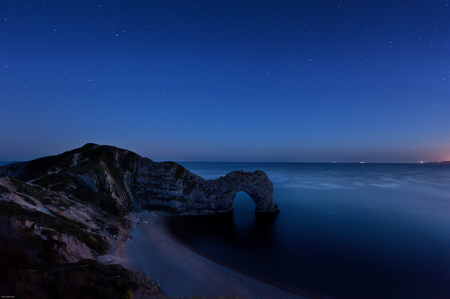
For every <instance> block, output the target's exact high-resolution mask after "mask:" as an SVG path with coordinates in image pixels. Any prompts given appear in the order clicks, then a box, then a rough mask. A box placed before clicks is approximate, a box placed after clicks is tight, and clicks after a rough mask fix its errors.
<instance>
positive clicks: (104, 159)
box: [0, 144, 279, 215]
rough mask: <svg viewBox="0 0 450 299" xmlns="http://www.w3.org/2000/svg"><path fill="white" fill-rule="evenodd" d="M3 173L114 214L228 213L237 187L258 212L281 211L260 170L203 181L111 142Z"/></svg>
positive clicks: (0, 172) (1, 173)
mask: <svg viewBox="0 0 450 299" xmlns="http://www.w3.org/2000/svg"><path fill="white" fill-rule="evenodd" d="M1 176H9V177H14V178H17V179H19V180H20V181H23V182H26V183H27V184H33V185H38V186H41V187H43V188H45V189H46V190H49V191H53V192H58V193H60V194H64V195H65V196H68V197H73V198H76V199H78V200H81V201H84V202H86V203H94V204H97V205H98V206H99V207H101V208H102V209H103V210H105V211H107V212H110V213H113V214H115V215H126V214H128V213H129V212H131V211H132V210H135V211H139V210H142V209H150V210H152V209H162V210H167V211H169V212H173V213H177V214H211V213H217V212H227V211H230V210H231V209H232V205H233V201H234V198H235V195H236V192H239V191H244V192H246V193H248V194H249V195H250V197H251V198H252V199H253V201H254V202H255V203H256V208H255V211H256V212H277V211H279V209H278V207H277V205H276V204H275V203H274V202H273V184H272V182H271V181H270V179H269V178H268V177H267V175H266V174H265V173H264V172H262V171H255V172H243V171H235V172H231V173H229V174H227V175H226V176H225V177H220V178H218V179H215V180H204V179H202V178H201V177H199V176H197V175H195V174H193V173H191V172H190V171H188V170H187V169H186V168H184V167H183V166H181V165H179V164H177V163H174V162H162V163H156V162H153V161H152V160H150V159H147V158H143V157H141V156H139V155H137V154H135V153H133V152H130V151H127V150H124V149H119V148H117V147H112V146H99V145H96V144H86V145H85V146H83V147H82V148H79V149H75V150H72V151H69V152H65V153H63V154H60V155H57V156H50V157H45V158H41V159H37V160H33V161H30V162H22V163H13V164H10V165H4V166H0V177H1Z"/></svg>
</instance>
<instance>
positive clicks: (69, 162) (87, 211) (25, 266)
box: [0, 144, 279, 298]
mask: <svg viewBox="0 0 450 299" xmlns="http://www.w3.org/2000/svg"><path fill="white" fill-rule="evenodd" d="M239 191H244V192H246V193H248V194H249V195H250V197H251V198H252V200H253V201H254V202H255V204H256V207H255V212H257V213H264V212H278V211H279V209H278V207H277V205H276V204H275V203H274V202H273V184H272V182H271V181H270V179H269V178H268V177H267V175H266V174H265V173H264V172H262V171H254V172H243V171H234V172H231V173H229V174H227V175H226V176H224V177H220V178H218V179H215V180H204V179H202V178H201V177H199V176H197V175H195V174H193V173H191V172H190V171H188V170H187V169H186V168H184V167H183V166H181V165H179V164H177V163H174V162H162V163H157V162H153V161H152V160H150V159H147V158H143V157H141V156H139V155H138V154H136V153H133V152H131V151H128V150H124V149H119V148H117V147H112V146H100V145H96V144H86V145H85V146H83V147H81V148H78V149H75V150H72V151H68V152H65V153H62V154H60V155H56V156H49V157H44V158H40V159H36V160H33V161H29V162H20V163H12V164H8V165H4V166H0V267H1V268H2V269H3V270H2V271H1V274H0V293H1V294H2V295H11V296H16V298H19V297H20V298H33V297H34V298H39V297H42V298H44V297H55V298H57V297H64V296H65V298H72V297H71V296H73V298H79V297H80V296H82V297H98V294H101V296H100V297H104V298H106V297H108V298H121V297H123V298H127V297H130V296H131V294H132V292H134V294H135V297H136V296H137V294H141V295H143V296H150V297H152V296H153V297H159V296H161V292H160V291H159V289H158V287H157V286H156V285H154V284H151V283H150V282H149V281H148V279H147V281H146V280H145V279H144V278H142V277H139V275H138V274H136V273H133V272H131V271H129V270H127V269H125V268H123V267H121V266H120V265H104V264H102V263H100V262H99V260H102V259H101V257H102V256H105V254H106V253H107V252H108V250H110V249H111V246H116V245H117V243H118V242H120V241H123V240H125V239H127V237H128V234H127V231H128V229H129V228H131V227H132V226H133V225H134V221H133V220H134V219H135V218H133V213H135V212H140V211H143V210H151V211H154V210H162V211H165V212H169V213H171V214H179V215H190V214H195V215H199V214H213V213H221V212H229V211H231V210H232V206H233V201H234V198H235V195H236V192H239ZM87 280H90V281H94V282H95V283H90V284H89V283H86V281H87ZM65 288H66V289H71V290H72V294H73V295H67V292H66V291H65ZM143 290H144V291H143ZM92 294H95V295H92ZM91 295H92V296H91ZM67 296H69V297H67ZM137 297H139V296H137Z"/></svg>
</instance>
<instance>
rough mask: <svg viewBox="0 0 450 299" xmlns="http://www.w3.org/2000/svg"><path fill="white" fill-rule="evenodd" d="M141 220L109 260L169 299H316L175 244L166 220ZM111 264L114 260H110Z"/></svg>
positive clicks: (144, 217) (145, 217)
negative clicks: (191, 298)
mask: <svg viewBox="0 0 450 299" xmlns="http://www.w3.org/2000/svg"><path fill="white" fill-rule="evenodd" d="M140 216H141V217H142V220H141V221H140V222H139V223H138V224H137V225H136V227H134V228H133V229H132V230H131V231H130V233H131V235H132V237H133V239H132V240H128V241H127V242H123V243H122V244H121V246H119V247H117V248H116V249H115V253H114V254H113V255H110V256H109V258H111V259H114V262H117V263H120V264H122V265H123V266H125V267H126V268H129V269H131V270H135V271H140V272H142V273H144V274H145V275H149V276H150V279H151V280H152V281H154V282H157V283H160V284H161V289H162V291H163V292H164V293H165V294H166V295H167V296H169V297H189V296H202V297H218V296H224V297H234V298H313V297H310V296H306V297H305V296H301V295H298V294H293V293H291V292H288V291H286V290H283V289H281V288H278V287H275V286H273V285H270V284H267V283H264V282H261V281H259V280H257V279H253V278H251V277H249V276H246V275H243V274H241V273H239V272H236V271H233V270H232V269H230V268H228V267H225V266H222V265H219V264H217V263H215V262H213V261H212V260H209V259H207V258H205V257H203V256H201V255H199V254H197V253H195V252H193V251H191V250H189V249H188V248H186V247H185V246H183V245H182V244H180V243H179V242H177V241H175V240H174V239H173V238H172V237H171V236H170V235H169V234H168V233H167V230H165V227H164V217H163V216H158V215H156V214H154V213H149V214H142V215H140ZM111 261H112V260H111Z"/></svg>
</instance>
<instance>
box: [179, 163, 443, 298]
mask: <svg viewBox="0 0 450 299" xmlns="http://www.w3.org/2000/svg"><path fill="white" fill-rule="evenodd" d="M187 164H191V165H185V166H186V167H187V168H188V169H190V170H191V171H192V172H194V173H197V174H199V175H201V176H205V174H207V175H206V177H207V178H208V176H209V178H216V177H218V176H220V175H225V174H226V173H227V172H228V171H231V170H238V169H243V170H246V171H250V170H255V169H261V170H263V171H265V172H266V173H267V174H268V176H269V177H270V178H271V180H272V181H273V182H274V185H275V194H274V200H275V202H276V203H277V204H278V206H279V207H280V209H281V213H280V214H278V215H276V216H275V217H271V218H270V217H269V218H260V217H257V215H255V213H254V208H255V205H254V203H253V202H252V200H251V199H250V197H249V196H248V195H247V194H245V193H238V194H237V197H236V200H235V203H234V205H233V206H234V211H233V213H228V214H221V215H217V216H195V217H175V218H174V219H173V221H172V224H171V229H172V230H173V231H174V233H175V234H176V235H178V236H179V237H180V238H181V239H183V240H184V241H185V242H186V243H187V244H189V245H190V246H192V247H194V248H196V249H197V250H199V251H200V252H202V253H204V254H206V255H208V256H210V257H212V258H213V259H217V260H219V261H221V262H223V263H225V264H228V265H231V266H232V267H236V268H238V269H240V270H243V271H246V272H249V273H252V274H254V275H257V276H262V277H264V278H266V279H270V280H274V281H277V282H279V283H282V284H286V285H289V286H291V287H294V288H297V289H300V290H307V291H309V292H313V293H319V294H325V295H327V296H329V297H332V298H450V283H449V281H450V255H449V254H448V253H449V252H450V217H449V216H450V165H407V164H405V165H396V164H394V165H392V164H372V165H371V164H364V165H359V164H353V165H348V164H289V163H261V164H255V163H243V164H237V163H231V164H230V165H229V164H227V163H223V164H222V163H198V164H194V163H187Z"/></svg>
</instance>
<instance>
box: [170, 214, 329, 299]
mask: <svg viewBox="0 0 450 299" xmlns="http://www.w3.org/2000/svg"><path fill="white" fill-rule="evenodd" d="M161 217H162V218H163V219H162V222H163V223H162V229H163V230H164V232H165V233H166V234H167V236H169V237H170V238H171V239H172V240H173V241H174V242H177V243H179V244H181V245H182V246H184V247H185V248H187V249H188V250H190V251H192V252H193V253H196V254H198V255H200V256H201V257H203V258H205V259H207V260H209V261H211V262H213V263H215V264H218V265H220V266H222V267H224V268H227V269H230V270H232V271H234V272H236V273H239V274H242V275H244V276H247V277H249V278H251V279H254V280H257V281H260V282H262V283H264V284H267V285H270V286H273V287H275V288H278V289H281V290H283V291H287V292H289V293H292V294H293V295H298V296H302V297H300V298H306V299H325V297H323V296H319V295H314V294H310V293H308V292H305V291H301V290H298V289H296V288H293V287H290V286H288V285H284V284H282V283H278V282H276V281H273V280H270V279H265V278H263V277H260V276H258V275H255V274H251V273H248V272H246V271H243V270H240V269H237V268H235V267H232V266H229V265H227V264H225V263H223V262H221V261H218V260H216V259H213V258H211V257H209V256H207V255H206V254H203V253H202V252H200V251H199V250H197V249H196V248H194V247H192V246H190V245H189V244H187V243H186V242H184V241H183V240H181V239H180V238H178V237H177V236H175V235H174V234H173V233H172V232H171V231H170V229H169V228H168V226H167V221H168V220H167V218H168V217H176V216H161Z"/></svg>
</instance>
